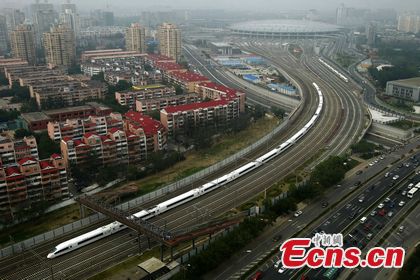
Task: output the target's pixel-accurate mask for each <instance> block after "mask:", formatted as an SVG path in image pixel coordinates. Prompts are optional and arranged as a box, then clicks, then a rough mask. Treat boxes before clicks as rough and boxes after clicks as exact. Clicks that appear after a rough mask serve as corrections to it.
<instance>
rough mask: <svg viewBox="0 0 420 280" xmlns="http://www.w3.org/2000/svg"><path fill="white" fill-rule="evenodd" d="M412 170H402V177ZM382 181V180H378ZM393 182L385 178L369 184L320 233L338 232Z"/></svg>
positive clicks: (325, 222) (335, 214)
mask: <svg viewBox="0 0 420 280" xmlns="http://www.w3.org/2000/svg"><path fill="white" fill-rule="evenodd" d="M411 171H412V170H409V169H406V170H401V177H403V176H405V175H406V174H408V173H409V172H411ZM378 180H381V179H378ZM393 181H395V180H393V179H392V178H391V177H390V176H389V177H388V178H385V180H383V181H382V182H381V181H376V182H375V183H373V184H369V187H367V188H366V189H365V190H364V191H363V193H362V194H360V195H359V196H357V197H355V198H354V199H353V200H351V201H350V202H349V203H347V204H346V205H345V206H343V207H341V208H340V209H339V210H338V211H337V212H335V213H334V214H333V215H331V216H330V217H328V218H327V219H326V220H324V222H323V223H322V225H321V226H320V227H319V228H318V231H322V230H324V231H325V232H327V233H333V232H334V230H336V228H337V225H338V226H340V225H343V224H345V223H347V222H348V221H347V219H348V217H350V216H352V215H353V218H355V217H356V215H357V214H358V213H361V212H362V211H363V210H364V209H366V207H367V205H369V204H371V203H373V202H374V201H375V200H377V199H378V198H379V196H380V195H381V193H382V191H385V190H387V189H388V185H389V184H390V183H391V182H393ZM361 196H363V197H364V199H363V202H360V201H359V199H360V198H361Z"/></svg>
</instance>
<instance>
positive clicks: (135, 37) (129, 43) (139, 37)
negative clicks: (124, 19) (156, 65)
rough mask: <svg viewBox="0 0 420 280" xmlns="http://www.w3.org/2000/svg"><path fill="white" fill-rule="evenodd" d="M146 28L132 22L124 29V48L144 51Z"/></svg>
mask: <svg viewBox="0 0 420 280" xmlns="http://www.w3.org/2000/svg"><path fill="white" fill-rule="evenodd" d="M145 37H146V30H145V29H144V27H142V26H141V25H140V24H139V23H132V24H131V26H130V27H129V28H127V30H126V31H125V48H126V49H127V50H128V51H136V52H140V53H146V39H145Z"/></svg>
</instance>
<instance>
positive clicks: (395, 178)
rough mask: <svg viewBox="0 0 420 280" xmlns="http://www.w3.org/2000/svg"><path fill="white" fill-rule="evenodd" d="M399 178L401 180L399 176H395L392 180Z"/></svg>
mask: <svg viewBox="0 0 420 280" xmlns="http://www.w3.org/2000/svg"><path fill="white" fill-rule="evenodd" d="M398 178H400V176H399V175H395V176H394V177H392V180H398Z"/></svg>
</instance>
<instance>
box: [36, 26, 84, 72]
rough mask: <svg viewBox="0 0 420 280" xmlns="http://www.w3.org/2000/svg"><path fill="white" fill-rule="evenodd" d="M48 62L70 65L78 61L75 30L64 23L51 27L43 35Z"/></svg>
mask: <svg viewBox="0 0 420 280" xmlns="http://www.w3.org/2000/svg"><path fill="white" fill-rule="evenodd" d="M43 43H44V50H45V58H46V60H47V63H50V64H52V65H62V66H66V67H69V66H71V65H74V64H75V63H76V41H75V35H74V32H73V30H71V29H69V28H67V27H66V26H64V25H59V26H57V27H53V28H51V31H50V32H46V33H44V36H43Z"/></svg>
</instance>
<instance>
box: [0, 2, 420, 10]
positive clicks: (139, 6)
mask: <svg viewBox="0 0 420 280" xmlns="http://www.w3.org/2000/svg"><path fill="white" fill-rule="evenodd" d="M44 1H45V0H41V2H44ZM33 2H35V0H0V7H1V6H2V3H3V4H5V5H7V4H9V3H15V4H17V3H22V4H23V3H25V4H27V3H33ZM49 2H50V3H55V4H59V3H64V2H66V1H65V0H49ZM71 2H72V3H75V4H77V5H78V6H80V8H88V9H92V8H96V9H101V8H102V9H104V8H105V7H106V5H107V3H108V4H109V7H110V8H111V9H112V8H115V9H116V10H119V9H121V8H123V7H124V8H125V7H127V8H133V9H134V10H148V9H151V8H152V9H157V8H159V7H162V8H191V9H197V8H198V9H201V8H212V9H229V10H234V9H236V10H255V9H258V10H261V11H273V10H296V9H299V10H308V9H319V10H335V9H336V8H337V7H338V6H339V5H340V3H344V4H345V5H346V6H352V7H361V8H369V9H377V8H395V9H396V10H398V11H402V10H420V0H71Z"/></svg>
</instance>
